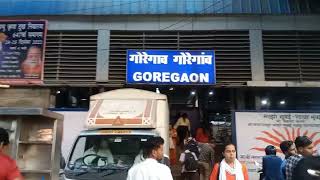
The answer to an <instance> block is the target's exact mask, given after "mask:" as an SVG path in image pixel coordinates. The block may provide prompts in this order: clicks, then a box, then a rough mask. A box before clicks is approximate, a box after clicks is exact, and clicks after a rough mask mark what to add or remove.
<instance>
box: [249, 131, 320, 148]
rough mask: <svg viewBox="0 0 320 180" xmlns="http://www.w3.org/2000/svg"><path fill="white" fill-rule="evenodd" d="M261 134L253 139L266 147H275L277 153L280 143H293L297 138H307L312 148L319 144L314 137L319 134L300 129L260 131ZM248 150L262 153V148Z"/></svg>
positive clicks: (319, 139) (318, 140) (319, 140)
mask: <svg viewBox="0 0 320 180" xmlns="http://www.w3.org/2000/svg"><path fill="white" fill-rule="evenodd" d="M261 133H262V134H263V136H258V137H255V139H256V140H258V141H262V142H264V143H266V146H267V145H273V146H275V147H276V148H277V152H278V153H282V151H281V150H280V143H281V142H282V141H286V140H291V141H294V140H295V139H296V137H298V136H308V137H309V138H310V139H311V140H312V141H313V145H314V147H316V146H317V145H319V144H320V138H319V137H316V136H317V134H320V132H309V130H305V131H304V132H301V129H300V128H291V129H289V128H283V129H278V130H276V129H272V131H271V130H270V131H261ZM250 150H255V151H261V152H264V147H253V148H251V149H250Z"/></svg>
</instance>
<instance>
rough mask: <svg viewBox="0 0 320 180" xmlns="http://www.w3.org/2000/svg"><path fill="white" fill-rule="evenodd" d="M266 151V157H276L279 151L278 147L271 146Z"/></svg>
mask: <svg viewBox="0 0 320 180" xmlns="http://www.w3.org/2000/svg"><path fill="white" fill-rule="evenodd" d="M264 151H265V152H266V155H276V154H277V149H276V147H274V146H272V145H269V146H267V147H266V148H265V149H264Z"/></svg>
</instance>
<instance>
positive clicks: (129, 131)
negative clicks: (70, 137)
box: [80, 129, 159, 136]
mask: <svg viewBox="0 0 320 180" xmlns="http://www.w3.org/2000/svg"><path fill="white" fill-rule="evenodd" d="M92 135H93V136H95V135H118V136H120V135H146V136H159V133H158V132H157V131H156V130H154V129H150V130H139V129H127V130H126V129H90V130H83V131H81V132H80V136H92Z"/></svg>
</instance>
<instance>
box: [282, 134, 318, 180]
mask: <svg viewBox="0 0 320 180" xmlns="http://www.w3.org/2000/svg"><path fill="white" fill-rule="evenodd" d="M294 143H295V145H296V148H297V152H298V154H296V155H293V156H291V157H289V158H288V159H287V164H286V178H287V180H292V174H293V171H294V168H295V167H296V166H297V164H298V163H299V161H300V160H301V159H303V158H304V157H309V156H312V154H313V144H312V141H311V140H310V139H309V138H308V137H307V136H298V137H297V138H296V139H295V141H294Z"/></svg>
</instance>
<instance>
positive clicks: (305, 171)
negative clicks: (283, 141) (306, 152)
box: [292, 156, 320, 180]
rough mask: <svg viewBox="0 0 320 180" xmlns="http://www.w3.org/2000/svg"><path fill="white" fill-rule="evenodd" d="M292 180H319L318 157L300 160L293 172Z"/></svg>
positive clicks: (319, 158)
mask: <svg viewBox="0 0 320 180" xmlns="http://www.w3.org/2000/svg"><path fill="white" fill-rule="evenodd" d="M292 179H293V180H302V179H303V180H319V179H320V157H319V156H318V157H314V156H311V157H306V158H303V159H302V160H300V161H299V162H298V164H297V166H296V167H295V168H294V170H293V176H292Z"/></svg>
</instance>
